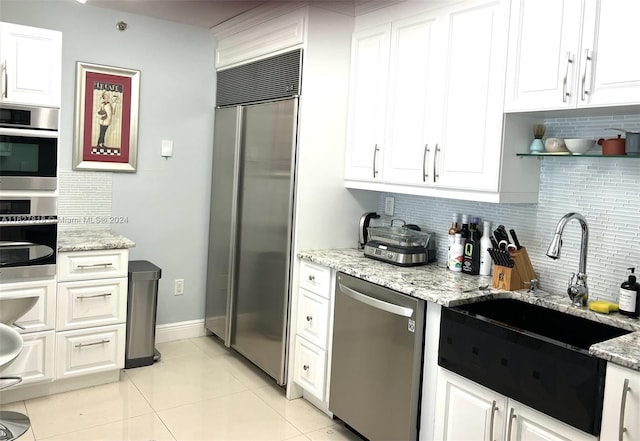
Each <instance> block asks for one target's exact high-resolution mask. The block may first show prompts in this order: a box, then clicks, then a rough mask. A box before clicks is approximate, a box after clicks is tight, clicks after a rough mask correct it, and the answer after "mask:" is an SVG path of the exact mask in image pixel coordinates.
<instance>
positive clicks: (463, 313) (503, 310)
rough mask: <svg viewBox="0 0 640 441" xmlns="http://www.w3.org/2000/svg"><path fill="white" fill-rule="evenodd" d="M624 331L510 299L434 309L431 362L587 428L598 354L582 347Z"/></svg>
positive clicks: (594, 424)
mask: <svg viewBox="0 0 640 441" xmlns="http://www.w3.org/2000/svg"><path fill="white" fill-rule="evenodd" d="M630 332H631V331H627V330H624V329H620V328H616V327H614V326H609V325H606V324H603V323H599V322H595V321H592V320H588V319H584V318H581V317H576V316H572V315H569V314H565V313H562V312H559V311H555V310H551V309H547V308H544V307H541V306H537V305H532V304H529V303H526V302H521V301H518V300H513V299H495V300H487V301H484V302H478V303H472V304H468V305H462V306H457V307H453V308H444V309H443V310H442V320H441V324H440V347H439V353H438V364H439V365H440V366H442V367H444V368H446V369H449V370H451V371H453V372H456V373H458V374H460V375H462V376H464V377H467V378H469V379H471V380H473V381H475V382H477V383H480V384H482V385H484V386H486V387H488V388H490V389H493V390H495V391H496V392H499V393H501V394H503V395H506V396H508V397H510V398H513V399H515V400H517V401H519V402H521V403H523V404H526V405H528V406H530V407H532V408H534V409H537V410H539V411H541V412H543V413H545V414H547V415H550V416H552V417H554V418H557V419H559V420H560V421H564V422H565V423H567V424H570V425H571V426H573V427H576V428H578V429H580V430H582V431H585V432H587V433H591V434H593V435H599V434H600V425H601V419H602V398H603V395H604V379H605V371H606V361H605V360H602V359H599V358H597V357H593V356H591V355H589V351H588V349H589V346H591V345H592V344H594V343H597V342H601V341H605V340H609V339H611V338H615V337H618V336H621V335H624V334H628V333H630Z"/></svg>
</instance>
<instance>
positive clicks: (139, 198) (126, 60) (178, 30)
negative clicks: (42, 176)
mask: <svg viewBox="0 0 640 441" xmlns="http://www.w3.org/2000/svg"><path fill="white" fill-rule="evenodd" d="M0 20H1V21H6V22H12V23H17V24H23V25H28V26H36V27H42V28H48V29H55V30H59V31H62V33H63V47H62V57H63V59H62V106H61V133H60V138H61V139H60V168H61V171H62V173H61V179H67V180H69V182H61V185H60V188H61V194H60V200H61V206H60V213H59V214H60V216H65V215H76V214H78V213H84V214H88V215H90V214H92V213H91V212H92V211H95V210H97V211H99V213H97V214H104V213H103V211H100V210H101V209H104V205H102V204H101V203H100V202H99V201H98V199H95V200H92V197H91V193H92V191H94V188H92V187H91V181H92V180H91V177H92V176H95V177H96V179H95V180H94V182H95V183H96V185H100V186H105V185H107V186H108V185H109V184H111V186H112V201H111V210H112V214H113V215H114V216H123V217H126V218H127V222H126V223H123V224H117V225H112V229H113V231H115V232H117V233H119V234H122V235H124V236H126V237H128V238H130V239H132V240H133V241H135V242H136V247H135V248H133V249H131V250H130V258H131V260H138V259H139V260H149V261H151V262H153V263H154V264H156V265H158V266H159V267H160V268H162V279H161V280H160V288H159V299H158V318H157V322H158V324H165V323H173V322H180V321H186V320H196V319H202V318H203V316H204V298H205V295H204V293H205V282H206V271H205V267H206V260H207V247H206V243H207V238H208V219H209V186H210V173H211V171H210V170H211V148H212V139H213V137H212V134H213V119H212V118H213V107H214V93H215V90H214V89H215V73H214V68H213V66H214V58H213V54H214V48H215V41H214V39H213V37H212V36H211V34H210V33H209V31H208V30H207V29H204V28H196V27H192V26H185V25H181V24H177V23H172V22H167V21H162V20H156V19H151V18H146V17H142V16H138V15H132V14H125V13H120V12H116V11H110V10H107V9H102V8H97V7H93V6H90V5H81V4H79V3H76V2H75V1H72V0H65V1H36V0H29V1H25V0H17V1H11V0H2V1H1V3H0ZM121 20H123V21H125V22H127V23H128V25H129V27H128V29H127V30H126V31H125V32H120V31H118V30H116V23H117V22H118V21H121ZM77 61H83V62H90V63H96V64H104V65H111V66H118V67H125V68H132V69H139V70H140V71H141V82H140V115H139V134H138V170H137V172H136V173H132V174H125V173H109V174H110V175H111V178H112V179H105V178H104V175H103V174H99V173H96V174H92V172H82V173H77V172H72V171H71V168H72V159H71V158H72V145H73V118H74V115H73V114H74V110H73V106H74V95H75V68H76V62H77ZM163 139H170V140H173V142H174V156H173V157H172V158H169V159H165V158H163V157H161V156H160V142H161V140H163ZM74 175H75V176H77V177H81V179H74ZM67 184H69V185H67ZM82 185H86V188H82ZM78 186H80V187H78ZM69 187H72V188H74V190H75V191H76V193H77V192H80V193H83V194H84V195H85V196H86V197H85V198H84V199H83V200H80V199H79V198H77V195H76V196H74V199H72V200H69V198H65V196H66V194H65V193H64V189H65V188H69ZM101 190H104V188H101ZM103 193H104V192H102V194H103ZM78 204H86V205H85V206H81V207H77V205H78ZM92 204H93V205H92ZM98 204H100V207H98V206H97V205H98ZM74 205H76V207H75V208H74ZM65 210H68V212H65ZM107 210H108V207H107ZM87 211H89V212H87ZM93 214H96V213H93ZM98 227H100V226H98ZM176 278H184V279H185V294H184V296H178V297H176V296H173V280H174V279H176Z"/></svg>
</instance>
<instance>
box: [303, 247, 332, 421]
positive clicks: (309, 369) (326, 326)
mask: <svg viewBox="0 0 640 441" xmlns="http://www.w3.org/2000/svg"><path fill="white" fill-rule="evenodd" d="M334 275H335V272H334V271H332V270H331V269H330V268H327V267H324V266H321V265H316V264H314V263H311V262H307V261H304V260H303V261H301V262H300V277H299V280H298V286H299V289H298V301H297V314H296V316H297V319H296V336H295V346H294V354H293V358H294V361H293V381H294V382H295V383H296V384H298V385H299V386H300V387H301V388H302V389H303V390H304V392H303V396H304V397H305V398H306V399H308V400H310V401H311V402H312V403H313V404H314V405H316V406H318V407H319V408H321V409H322V410H325V411H327V410H328V408H329V397H328V391H329V379H330V374H329V366H330V365H329V363H330V354H331V335H332V329H333V320H332V318H333V285H334V283H335V277H334Z"/></svg>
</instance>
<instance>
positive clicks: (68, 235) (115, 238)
mask: <svg viewBox="0 0 640 441" xmlns="http://www.w3.org/2000/svg"><path fill="white" fill-rule="evenodd" d="M135 246H136V244H135V242H134V241H132V240H131V239H128V238H126V237H124V236H121V235H120V234H118V233H115V232H113V231H111V230H106V229H105V230H97V229H95V230H63V231H60V232H59V233H58V252H59V253H61V252H70V251H94V250H120V249H128V248H133V247H135Z"/></svg>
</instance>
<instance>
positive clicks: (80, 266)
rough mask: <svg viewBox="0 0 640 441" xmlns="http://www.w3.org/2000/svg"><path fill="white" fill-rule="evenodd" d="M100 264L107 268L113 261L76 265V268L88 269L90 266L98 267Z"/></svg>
mask: <svg viewBox="0 0 640 441" xmlns="http://www.w3.org/2000/svg"><path fill="white" fill-rule="evenodd" d="M101 266H102V267H104V268H107V267H110V266H113V263H112V262H106V263H92V264H90V265H78V269H81V270H83V269H90V268H100V267H101Z"/></svg>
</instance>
